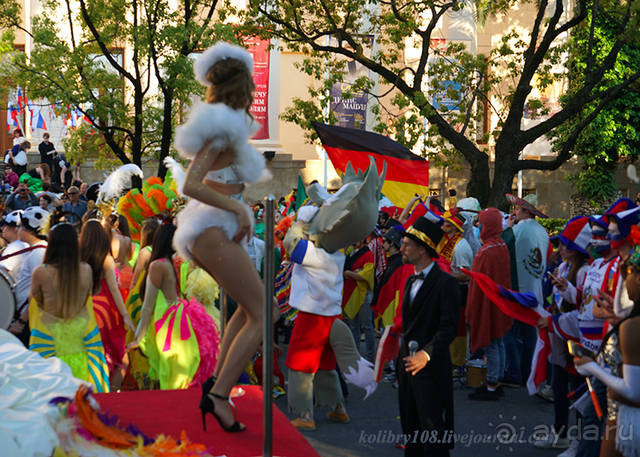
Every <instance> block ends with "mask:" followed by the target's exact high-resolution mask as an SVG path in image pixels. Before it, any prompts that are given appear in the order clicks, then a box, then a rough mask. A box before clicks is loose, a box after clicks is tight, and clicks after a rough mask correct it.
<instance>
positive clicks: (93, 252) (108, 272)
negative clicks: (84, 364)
mask: <svg viewBox="0 0 640 457" xmlns="http://www.w3.org/2000/svg"><path fill="white" fill-rule="evenodd" d="M110 248H111V247H110V243H109V237H108V235H107V232H106V231H105V229H104V227H103V226H102V224H101V222H100V221H99V220H97V219H90V220H88V221H86V222H85V223H84V225H83V226H82V231H81V232H80V257H81V259H82V261H83V262H87V263H88V264H89V265H90V266H91V270H92V275H93V285H94V287H93V294H94V295H93V307H94V312H95V315H96V322H97V323H98V327H99V328H100V336H101V337H102V343H103V345H104V349H105V355H106V359H107V364H108V365H109V380H110V384H111V387H112V390H117V389H119V388H120V385H121V383H122V377H123V368H124V366H123V358H124V354H125V336H126V330H125V325H126V326H127V327H129V328H130V329H132V330H133V331H134V332H135V327H134V325H133V323H132V322H131V318H130V317H129V314H128V313H127V310H126V308H125V306H124V301H123V299H122V295H121V294H120V290H119V289H118V284H117V281H116V264H115V261H114V259H113V257H112V256H111V253H110V250H111V249H110Z"/></svg>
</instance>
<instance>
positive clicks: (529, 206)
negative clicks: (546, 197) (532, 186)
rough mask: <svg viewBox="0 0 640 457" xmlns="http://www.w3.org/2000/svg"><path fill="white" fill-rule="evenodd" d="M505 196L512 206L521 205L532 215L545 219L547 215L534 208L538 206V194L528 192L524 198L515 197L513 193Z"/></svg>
mask: <svg viewBox="0 0 640 457" xmlns="http://www.w3.org/2000/svg"><path fill="white" fill-rule="evenodd" d="M505 196H506V197H507V200H509V203H511V204H512V205H514V206H521V207H522V208H524V209H526V210H527V211H529V212H530V213H531V214H533V215H534V216H537V217H541V218H543V219H547V218H548V217H549V216H547V215H546V214H544V213H543V212H542V211H540V210H539V209H538V208H536V206H538V196H537V195H536V194H529V195H526V196H525V197H524V198H520V197H516V196H515V195H513V194H505Z"/></svg>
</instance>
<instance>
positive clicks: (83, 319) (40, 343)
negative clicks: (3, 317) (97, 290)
mask: <svg viewBox="0 0 640 457" xmlns="http://www.w3.org/2000/svg"><path fill="white" fill-rule="evenodd" d="M92 290H93V280H92V275H91V267H89V265H87V264H86V263H84V262H80V255H79V248H78V236H77V234H76V231H75V229H74V228H73V226H72V225H71V224H68V223H61V224H58V225H56V226H54V227H53V229H52V230H51V231H50V232H49V244H48V246H47V250H46V252H45V255H44V261H43V264H42V265H40V266H39V267H37V268H36V269H35V270H34V272H33V276H32V279H31V292H30V296H29V298H30V304H29V323H30V325H31V337H30V339H29V349H31V350H32V351H36V352H38V353H40V355H42V357H45V358H48V357H58V358H59V359H61V360H62V361H64V362H65V363H66V364H67V365H69V367H70V368H71V372H72V373H73V375H74V376H75V377H77V378H80V379H84V380H85V381H87V382H89V383H91V384H93V387H94V389H95V391H96V392H108V391H109V374H108V368H107V362H106V359H105V355H104V348H103V346H102V340H101V338H100V330H99V329H98V326H97V325H96V320H95V316H94V313H93V303H92V301H91V292H92Z"/></svg>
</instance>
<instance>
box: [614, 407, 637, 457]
mask: <svg viewBox="0 0 640 457" xmlns="http://www.w3.org/2000/svg"><path fill="white" fill-rule="evenodd" d="M618 405H619V406H618V431H617V436H616V449H617V450H618V452H620V453H621V454H622V455H623V456H624V457H640V438H639V437H638V435H639V434H640V408H635V407H633V406H629V405H624V404H622V403H619V404H618Z"/></svg>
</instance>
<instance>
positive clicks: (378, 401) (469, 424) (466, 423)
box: [276, 369, 562, 457]
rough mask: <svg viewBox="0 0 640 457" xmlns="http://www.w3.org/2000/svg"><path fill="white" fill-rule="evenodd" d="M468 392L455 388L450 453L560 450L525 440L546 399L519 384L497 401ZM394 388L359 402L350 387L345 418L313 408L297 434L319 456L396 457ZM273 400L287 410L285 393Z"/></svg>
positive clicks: (547, 416)
mask: <svg viewBox="0 0 640 457" xmlns="http://www.w3.org/2000/svg"><path fill="white" fill-rule="evenodd" d="M285 370H286V369H285ZM284 372H285V373H286V371H284ZM471 391H472V389H470V388H468V387H466V386H463V385H460V384H456V386H455V392H454V404H455V424H456V425H455V436H454V439H455V440H456V442H457V444H456V446H455V448H454V450H453V451H452V453H451V455H452V456H459V457H481V456H496V455H514V456H518V457H534V456H545V457H551V456H556V455H557V454H559V453H561V452H562V450H558V449H549V450H547V449H537V448H535V447H534V446H533V445H532V444H531V441H532V440H533V439H536V438H539V437H540V435H541V434H544V433H546V432H547V431H548V430H549V429H550V424H551V423H552V422H553V405H552V404H551V403H549V402H546V401H544V400H542V399H540V398H538V397H535V396H534V397H530V396H529V395H528V394H527V392H526V390H525V388H519V389H511V388H507V389H505V396H504V397H503V398H502V399H501V400H500V401H497V402H488V401H483V402H479V401H471V400H469V399H467V395H468V393H469V392H471ZM397 392H398V391H397V390H396V389H395V388H393V386H392V385H391V384H389V383H384V382H382V383H380V385H379V387H378V390H377V391H376V392H375V393H374V394H373V395H372V396H371V397H369V398H368V399H367V400H366V401H363V400H362V397H363V396H364V392H363V391H362V390H360V389H358V388H356V387H353V386H350V390H349V396H348V398H347V411H348V413H349V415H350V417H351V422H350V423H349V424H335V423H332V422H330V421H329V420H328V419H327V418H326V414H327V412H328V411H329V410H328V409H326V408H317V409H316V411H315V419H316V426H317V429H316V430H315V431H312V432H303V435H304V436H305V437H306V439H307V440H308V441H309V443H310V444H311V445H312V446H313V447H314V448H315V449H316V450H317V451H318V453H319V454H320V455H321V456H323V457H365V456H366V457H394V456H397V457H402V455H403V451H402V450H401V449H399V448H397V447H396V446H395V445H394V442H395V441H396V440H398V439H402V437H401V429H400V419H399V416H398V414H399V410H398V399H397ZM276 404H277V405H278V407H279V408H280V409H281V410H282V411H285V412H286V411H287V400H286V397H281V398H279V399H278V400H276Z"/></svg>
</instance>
